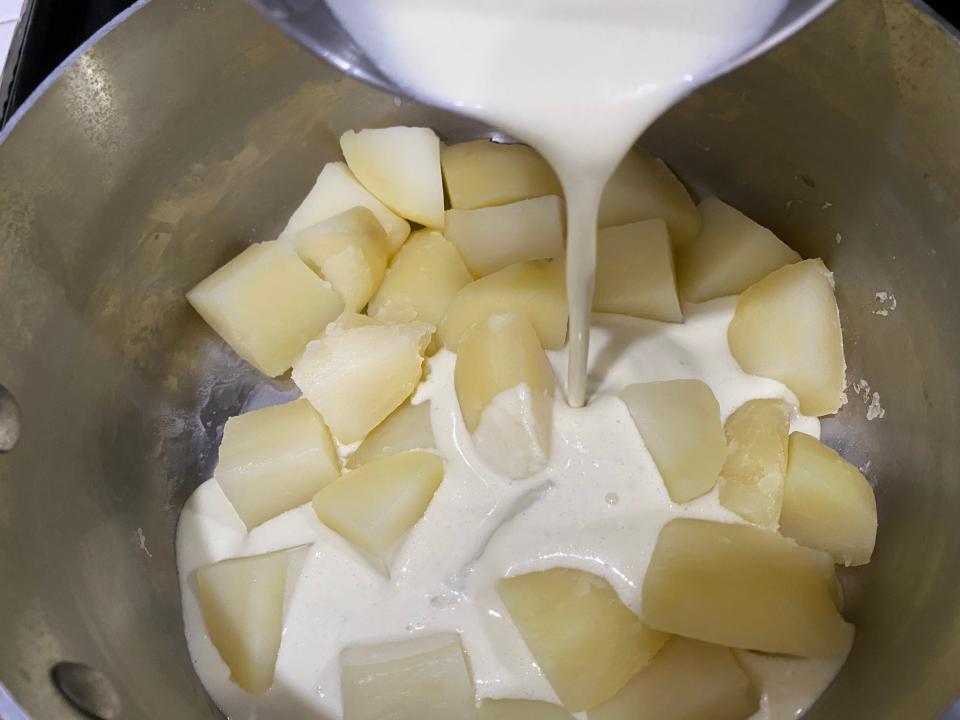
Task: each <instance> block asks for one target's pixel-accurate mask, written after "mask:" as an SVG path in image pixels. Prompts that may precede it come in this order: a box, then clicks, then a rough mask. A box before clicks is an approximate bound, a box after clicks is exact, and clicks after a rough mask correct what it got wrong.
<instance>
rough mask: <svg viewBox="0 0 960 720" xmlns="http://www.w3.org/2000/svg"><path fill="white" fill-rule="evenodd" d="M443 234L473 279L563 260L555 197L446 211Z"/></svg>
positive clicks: (559, 214)
mask: <svg viewBox="0 0 960 720" xmlns="http://www.w3.org/2000/svg"><path fill="white" fill-rule="evenodd" d="M444 233H445V234H446V236H447V239H448V240H449V241H450V242H452V243H453V244H454V246H455V247H456V248H457V250H459V251H460V255H461V256H462V257H463V261H464V262H465V263H466V265H467V268H468V269H469V270H470V272H471V273H473V275H474V276H475V277H481V276H483V275H489V274H490V273H492V272H496V271H497V270H502V269H503V268H505V267H507V266H508V265H513V264H514V263H518V262H523V261H525V260H549V259H551V258H558V257H562V256H563V201H562V200H561V199H560V198H559V197H557V196H556V195H547V196H545V197H538V198H532V199H530V200H520V201H518V202H515V203H510V204H509V205H499V206H497V207H490V208H479V209H477V210H457V209H453V210H447V214H446V226H445V228H444Z"/></svg>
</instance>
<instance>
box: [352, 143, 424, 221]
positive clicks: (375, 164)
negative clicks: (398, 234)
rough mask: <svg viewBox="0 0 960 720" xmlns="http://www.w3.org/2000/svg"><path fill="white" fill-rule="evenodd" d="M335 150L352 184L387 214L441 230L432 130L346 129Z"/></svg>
mask: <svg viewBox="0 0 960 720" xmlns="http://www.w3.org/2000/svg"><path fill="white" fill-rule="evenodd" d="M340 149H341V150H343V157H344V158H345V159H346V161H347V166H348V167H349V168H350V170H351V171H352V172H353V174H354V175H355V176H356V178H357V180H359V181H360V182H361V183H362V184H363V186H364V187H365V188H366V189H367V190H369V191H370V192H371V193H373V194H374V195H375V196H376V197H377V198H379V199H380V201H381V202H383V204H384V205H386V206H387V207H388V208H390V209H391V210H393V212H395V213H397V215H400V216H401V217H405V218H407V219H408V220H413V221H414V222H418V223H420V224H421V225H426V226H427V227H432V228H441V227H443V180H442V178H441V176H440V140H439V138H437V134H436V133H435V132H434V131H433V130H431V129H430V128H423V127H390V128H378V129H368V130H361V131H360V132H354V131H353V130H348V131H347V132H345V133H344V134H343V135H341V136H340Z"/></svg>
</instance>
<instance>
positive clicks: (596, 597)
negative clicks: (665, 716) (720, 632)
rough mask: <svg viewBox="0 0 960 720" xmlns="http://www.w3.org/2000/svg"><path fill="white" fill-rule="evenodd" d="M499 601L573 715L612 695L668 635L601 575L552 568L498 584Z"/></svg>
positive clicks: (646, 661)
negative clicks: (643, 617)
mask: <svg viewBox="0 0 960 720" xmlns="http://www.w3.org/2000/svg"><path fill="white" fill-rule="evenodd" d="M499 592H500V598H501V599H502V600H503V603H504V605H506V608H507V610H508V611H509V613H510V617H511V618H512V619H513V622H514V624H515V625H516V626H517V629H518V630H519V631H520V635H521V636H522V637H523V641H524V642H525V643H526V644H527V647H528V648H529V649H530V652H531V653H532V654H533V657H534V660H536V661H537V665H539V666H540V669H541V670H542V671H543V674H544V675H546V677H547V680H549V681H550V685H552V686H553V689H554V692H556V693H557V697H559V698H560V702H562V703H563V705H564V707H565V708H566V709H567V710H569V711H570V712H579V711H581V710H587V709H589V708H592V707H595V706H596V705H599V704H600V703H602V702H603V701H605V700H607V699H609V698H610V697H612V696H613V695H614V694H615V693H616V692H617V691H618V690H619V689H620V688H622V687H623V686H624V685H625V684H626V682H627V681H628V680H629V679H630V678H631V677H633V675H634V674H636V673H637V671H639V670H640V669H641V668H642V667H643V666H644V665H646V664H647V663H648V662H649V661H650V659H651V658H652V657H653V656H654V655H656V654H657V652H658V651H659V650H660V648H661V647H662V646H663V644H664V643H665V642H666V640H667V636H666V635H664V634H663V633H660V632H656V631H655V630H651V629H650V628H648V627H647V626H645V625H644V624H643V623H641V622H640V619H639V618H638V617H637V616H636V615H635V614H634V613H633V612H631V610H630V609H629V608H628V607H627V606H626V605H624V604H623V603H622V602H621V601H620V598H619V596H618V595H617V593H616V591H615V590H614V589H613V588H612V587H611V586H610V584H609V583H608V582H607V581H606V580H604V579H603V578H601V577H598V576H596V575H592V574H591V573H587V572H583V571H581V570H573V569H570V568H553V569H551V570H546V571H543V572H534V573H528V574H526V575H517V576H515V577H510V578H505V579H503V580H501V581H500V586H499Z"/></svg>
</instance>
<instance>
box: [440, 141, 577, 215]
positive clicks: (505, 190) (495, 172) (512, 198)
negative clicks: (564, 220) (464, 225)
mask: <svg viewBox="0 0 960 720" xmlns="http://www.w3.org/2000/svg"><path fill="white" fill-rule="evenodd" d="M440 164H441V165H442V166H443V178H444V180H445V181H446V184H447V194H448V195H449V196H450V206H451V207H454V208H457V209H463V210H472V209H474V208H481V207H493V206H495V205H506V204H507V203H512V202H517V201H518V200H526V199H527V198H535V197H541V196H543V195H561V194H562V192H563V191H562V189H561V188H560V181H559V180H557V176H556V175H554V173H553V170H552V169H551V168H550V165H549V164H548V163H547V161H546V160H544V159H543V158H542V157H540V155H539V154H537V151H536V150H534V149H533V148H531V147H528V146H527V145H519V144H508V143H497V142H491V141H489V140H474V141H471V142H465V143H460V144H458V145H451V146H449V147H445V148H443V149H442V150H441V151H440Z"/></svg>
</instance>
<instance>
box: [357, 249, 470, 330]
mask: <svg viewBox="0 0 960 720" xmlns="http://www.w3.org/2000/svg"><path fill="white" fill-rule="evenodd" d="M472 281H473V278H472V277H471V276H470V273H469V272H468V271H467V267H466V265H464V264H463V259H462V258H461V257H460V253H458V252H457V249H456V248H455V247H454V246H453V245H451V244H450V243H449V242H448V241H447V239H446V238H444V237H443V235H441V234H440V233H438V232H434V231H433V230H418V231H417V232H415V233H413V235H411V236H410V239H409V240H408V241H407V243H406V244H405V245H404V246H403V247H402V248H401V249H400V252H398V253H397V256H396V257H395V258H394V259H393V262H392V263H391V264H390V269H389V270H387V276H386V277H385V278H384V280H383V284H382V285H381V286H380V290H378V291H377V294H376V295H374V297H373V300H371V301H370V306H369V307H368V308H367V312H368V313H369V314H370V315H372V316H373V317H376V318H377V319H379V320H383V321H385V322H409V321H411V320H421V321H423V322H426V323H430V324H431V325H433V326H434V327H439V325H440V321H441V320H442V319H443V314H444V313H445V312H446V311H447V306H448V305H449V304H450V302H451V301H452V300H453V298H454V296H455V295H456V294H457V292H459V291H460V289H461V288H462V287H463V286H464V285H466V284H467V283H469V282H472Z"/></svg>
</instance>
